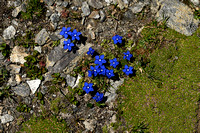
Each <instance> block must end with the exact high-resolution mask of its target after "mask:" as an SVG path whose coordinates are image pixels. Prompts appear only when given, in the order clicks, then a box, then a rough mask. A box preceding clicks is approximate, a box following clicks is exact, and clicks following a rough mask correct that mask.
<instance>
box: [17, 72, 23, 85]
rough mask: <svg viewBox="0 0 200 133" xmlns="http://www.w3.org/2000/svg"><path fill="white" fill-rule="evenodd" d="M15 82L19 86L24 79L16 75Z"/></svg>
mask: <svg viewBox="0 0 200 133" xmlns="http://www.w3.org/2000/svg"><path fill="white" fill-rule="evenodd" d="M15 80H16V83H17V84H20V83H21V82H22V77H21V76H20V75H19V74H16V75H15Z"/></svg>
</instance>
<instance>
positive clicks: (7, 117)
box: [0, 114, 14, 124]
mask: <svg viewBox="0 0 200 133" xmlns="http://www.w3.org/2000/svg"><path fill="white" fill-rule="evenodd" d="M0 119H1V123H2V124H5V123H8V122H11V121H13V120H14V117H13V116H12V115H9V114H5V115H3V116H0Z"/></svg>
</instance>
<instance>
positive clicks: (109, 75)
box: [106, 69, 115, 79]
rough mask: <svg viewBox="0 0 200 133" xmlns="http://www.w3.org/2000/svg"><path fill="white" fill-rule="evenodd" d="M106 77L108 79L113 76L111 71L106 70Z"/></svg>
mask: <svg viewBox="0 0 200 133" xmlns="http://www.w3.org/2000/svg"><path fill="white" fill-rule="evenodd" d="M106 76H107V77H108V78H109V79H110V78H111V77H113V76H115V74H114V71H113V69H111V70H108V69H107V70H106Z"/></svg>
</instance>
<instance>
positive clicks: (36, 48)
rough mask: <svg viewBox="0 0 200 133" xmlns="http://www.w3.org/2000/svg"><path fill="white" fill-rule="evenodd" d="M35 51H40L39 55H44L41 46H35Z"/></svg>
mask: <svg viewBox="0 0 200 133" xmlns="http://www.w3.org/2000/svg"><path fill="white" fill-rule="evenodd" d="M34 50H36V51H38V52H39V53H42V47H41V46H35V47H34Z"/></svg>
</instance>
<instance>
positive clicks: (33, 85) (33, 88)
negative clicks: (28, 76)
mask: <svg viewBox="0 0 200 133" xmlns="http://www.w3.org/2000/svg"><path fill="white" fill-rule="evenodd" d="M26 82H27V84H28V85H29V87H30V89H31V92H32V94H35V92H36V91H37V89H38V87H39V86H40V84H41V80H40V79H36V80H30V81H26Z"/></svg>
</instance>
